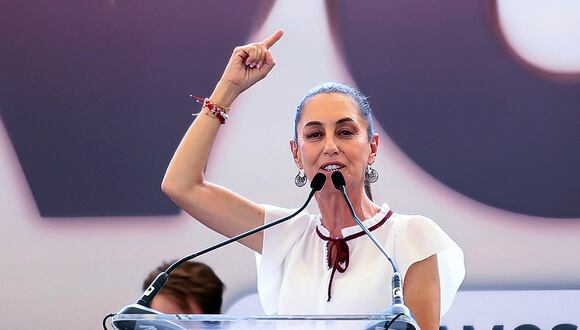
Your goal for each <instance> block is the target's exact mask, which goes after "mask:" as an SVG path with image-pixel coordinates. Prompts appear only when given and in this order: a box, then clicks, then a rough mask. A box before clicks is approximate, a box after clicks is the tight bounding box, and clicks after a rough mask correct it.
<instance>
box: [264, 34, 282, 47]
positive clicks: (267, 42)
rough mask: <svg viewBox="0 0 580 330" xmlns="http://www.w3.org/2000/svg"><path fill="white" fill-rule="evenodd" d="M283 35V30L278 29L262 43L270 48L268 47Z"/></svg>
mask: <svg viewBox="0 0 580 330" xmlns="http://www.w3.org/2000/svg"><path fill="white" fill-rule="evenodd" d="M283 35H284V31H282V30H278V31H276V32H274V34H272V35H271V36H270V37H268V38H267V39H266V40H264V44H265V45H266V48H267V49H270V47H272V46H274V44H275V43H276V42H278V40H280V38H282V36H283Z"/></svg>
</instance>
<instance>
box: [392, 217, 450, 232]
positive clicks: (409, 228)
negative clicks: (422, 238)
mask: <svg viewBox="0 0 580 330" xmlns="http://www.w3.org/2000/svg"><path fill="white" fill-rule="evenodd" d="M389 221H391V222H392V223H393V229H394V230H399V231H405V232H411V233H415V234H418V233H421V232H431V231H442V229H441V227H440V226H439V225H438V224H437V222H435V221H434V220H433V219H431V218H429V217H427V216H424V215H420V214H404V213H397V212H393V213H392V215H391V217H390V218H389Z"/></svg>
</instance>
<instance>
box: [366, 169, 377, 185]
mask: <svg viewBox="0 0 580 330" xmlns="http://www.w3.org/2000/svg"><path fill="white" fill-rule="evenodd" d="M378 179H379V172H377V170H375V169H374V168H372V167H371V166H370V165H368V166H367V170H366V172H365V181H366V182H368V183H375V182H377V180H378Z"/></svg>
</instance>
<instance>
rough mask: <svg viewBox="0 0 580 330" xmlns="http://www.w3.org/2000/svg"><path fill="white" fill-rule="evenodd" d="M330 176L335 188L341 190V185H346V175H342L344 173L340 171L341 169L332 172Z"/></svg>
mask: <svg viewBox="0 0 580 330" xmlns="http://www.w3.org/2000/svg"><path fill="white" fill-rule="evenodd" d="M330 178H331V179H332V184H333V185H334V188H336V189H338V190H340V188H341V187H344V186H346V182H345V181H344V176H343V175H342V173H340V171H334V172H332V174H331V175H330Z"/></svg>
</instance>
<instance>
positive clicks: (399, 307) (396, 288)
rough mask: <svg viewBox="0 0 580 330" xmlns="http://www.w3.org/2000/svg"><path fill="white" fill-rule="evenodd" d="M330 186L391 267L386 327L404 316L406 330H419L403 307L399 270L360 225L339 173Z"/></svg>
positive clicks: (374, 239)
mask: <svg viewBox="0 0 580 330" xmlns="http://www.w3.org/2000/svg"><path fill="white" fill-rule="evenodd" d="M331 179H332V184H333V185H334V187H335V188H336V189H337V190H339V191H340V192H341V194H342V196H343V197H344V200H345V201H346V204H347V206H348V209H349V211H350V214H351V215H352V217H353V219H354V221H355V222H356V223H357V224H358V226H359V227H361V229H362V230H363V231H364V232H365V234H366V235H367V236H368V237H369V238H370V239H371V241H373V243H374V244H375V245H376V246H377V248H378V249H379V250H380V251H381V253H382V254H383V255H384V256H385V257H386V258H387V260H389V263H390V264H391V267H392V268H393V278H392V281H391V288H392V304H391V306H390V307H389V308H387V309H385V310H384V311H383V312H382V313H381V314H383V315H393V316H394V318H393V320H392V322H390V323H387V324H388V326H387V328H386V329H388V327H390V325H391V323H393V322H394V320H395V318H397V317H398V315H404V316H406V318H407V319H408V321H407V322H409V321H410V323H411V324H408V326H407V327H406V329H417V330H420V328H419V325H417V322H416V321H415V318H414V317H413V315H412V313H411V310H410V309H409V308H408V307H407V306H406V305H405V301H404V299H403V281H402V279H401V274H400V273H399V268H398V267H397V264H396V263H395V261H394V260H393V259H392V258H391V256H390V255H389V253H388V252H387V251H386V250H385V248H384V247H383V245H382V244H380V243H379V241H378V240H377V238H376V237H375V235H373V234H372V233H371V232H370V230H368V228H367V227H366V226H365V225H364V224H363V223H362V221H361V220H360V219H359V217H358V216H357V215H356V213H355V212H354V208H353V206H352V203H351V201H350V198H349V197H348V194H347V193H346V182H345V180H344V176H343V175H342V173H340V172H339V171H334V172H332V174H331Z"/></svg>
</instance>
